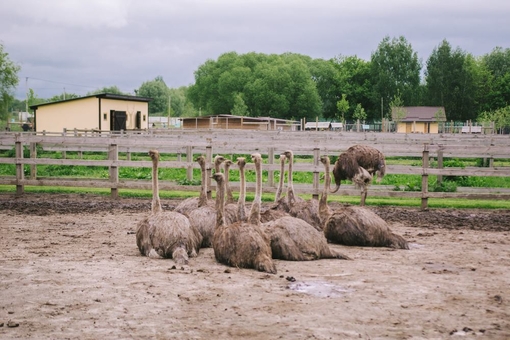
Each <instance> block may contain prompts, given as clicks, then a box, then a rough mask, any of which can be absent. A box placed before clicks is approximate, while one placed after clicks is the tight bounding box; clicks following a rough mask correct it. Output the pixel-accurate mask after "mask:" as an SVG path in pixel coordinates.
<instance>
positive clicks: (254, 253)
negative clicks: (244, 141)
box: [213, 154, 276, 274]
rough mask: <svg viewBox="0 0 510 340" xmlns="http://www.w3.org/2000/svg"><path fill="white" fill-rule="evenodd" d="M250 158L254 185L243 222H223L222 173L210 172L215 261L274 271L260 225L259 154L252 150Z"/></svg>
mask: <svg viewBox="0 0 510 340" xmlns="http://www.w3.org/2000/svg"><path fill="white" fill-rule="evenodd" d="M252 160H253V161H254V162H255V169H256V173H257V175H256V178H257V185H256V191H255V199H254V201H253V204H252V207H251V210H250V216H249V218H248V221H246V222H244V221H238V222H235V223H232V224H227V223H226V222H225V217H224V212H225V176H224V174H222V173H220V172H218V173H215V174H214V175H213V178H214V180H215V181H216V185H217V192H216V208H217V213H216V229H215V231H214V236H213V248H214V256H215V257H216V260H217V261H218V262H220V263H224V264H226V265H229V266H232V267H239V268H254V269H257V270H259V271H263V272H268V273H271V274H276V267H275V265H274V263H273V260H272V259H271V257H272V256H271V255H272V254H271V248H270V246H269V239H268V237H267V235H266V234H265V233H264V232H263V231H262V229H261V227H260V205H261V200H262V197H261V196H262V192H261V188H262V173H261V161H262V158H261V156H260V154H253V155H252Z"/></svg>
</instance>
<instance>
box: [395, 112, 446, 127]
mask: <svg viewBox="0 0 510 340" xmlns="http://www.w3.org/2000/svg"><path fill="white" fill-rule="evenodd" d="M399 112H402V113H401V116H400V117H399V116H398V114H399ZM391 115H392V118H393V121H395V122H397V132H401V133H438V131H439V122H445V121H446V111H445V109H444V107H443V106H404V107H402V108H396V107H392V108H391Z"/></svg>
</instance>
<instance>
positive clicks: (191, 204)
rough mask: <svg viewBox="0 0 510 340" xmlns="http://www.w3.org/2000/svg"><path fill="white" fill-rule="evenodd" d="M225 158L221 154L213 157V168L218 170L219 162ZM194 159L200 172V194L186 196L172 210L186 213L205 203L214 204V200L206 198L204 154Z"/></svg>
mask: <svg viewBox="0 0 510 340" xmlns="http://www.w3.org/2000/svg"><path fill="white" fill-rule="evenodd" d="M224 160H225V158H224V157H223V156H219V155H217V156H216V157H214V168H215V169H217V170H216V171H219V169H220V165H221V163H222V162H223V161H224ZM196 161H197V162H198V164H199V165H200V173H201V182H202V183H201V186H200V196H199V197H190V198H186V199H185V200H184V201H182V202H181V203H179V204H178V205H177V206H176V207H175V209H174V211H175V212H178V213H181V214H184V215H188V214H189V213H190V212H191V211H193V210H195V209H197V208H198V207H201V206H203V205H205V204H210V205H211V206H214V201H212V200H208V199H207V190H208V188H207V182H206V180H207V173H206V161H205V156H203V155H200V156H198V157H197V159H196Z"/></svg>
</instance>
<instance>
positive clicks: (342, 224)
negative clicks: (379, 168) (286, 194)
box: [319, 156, 409, 249]
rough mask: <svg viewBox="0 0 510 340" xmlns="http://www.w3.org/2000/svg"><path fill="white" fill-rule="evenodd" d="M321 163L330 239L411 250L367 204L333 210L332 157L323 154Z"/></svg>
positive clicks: (325, 223) (322, 204)
mask: <svg viewBox="0 0 510 340" xmlns="http://www.w3.org/2000/svg"><path fill="white" fill-rule="evenodd" d="M321 162H322V163H323V164H324V172H325V177H324V190H323V192H322V194H321V198H320V201H319V211H320V215H321V221H322V222H323V228H324V235H325V236H326V238H327V239H328V241H330V242H333V243H338V244H343V245H347V246H361V247H390V248H400V249H409V246H408V244H407V241H406V240H405V239H404V238H403V237H402V236H400V235H397V234H394V233H393V232H392V231H391V229H390V227H389V226H388V224H387V223H386V222H385V221H384V220H383V219H382V218H380V217H379V216H378V215H377V214H375V213H374V212H372V211H371V210H369V209H367V208H365V207H359V206H346V207H342V208H340V209H337V210H334V211H332V210H331V209H330V208H329V206H328V204H327V195H328V192H329V191H330V183H331V178H330V175H329V167H330V160H329V157H327V156H322V157H321Z"/></svg>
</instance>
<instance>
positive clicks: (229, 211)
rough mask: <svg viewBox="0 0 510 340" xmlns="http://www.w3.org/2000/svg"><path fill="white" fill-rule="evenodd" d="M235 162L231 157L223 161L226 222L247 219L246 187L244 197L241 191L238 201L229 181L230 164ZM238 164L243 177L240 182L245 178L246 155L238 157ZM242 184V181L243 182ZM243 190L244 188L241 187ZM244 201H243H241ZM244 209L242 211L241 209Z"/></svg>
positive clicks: (230, 222)
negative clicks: (235, 199) (235, 200)
mask: <svg viewBox="0 0 510 340" xmlns="http://www.w3.org/2000/svg"><path fill="white" fill-rule="evenodd" d="M232 164H233V162H232V161H231V160H230V159H226V160H225V161H224V162H223V165H224V169H225V188H226V195H227V198H226V202H225V214H224V216H225V222H226V223H227V224H232V223H234V222H237V221H244V220H246V214H247V211H246V207H245V205H244V201H245V199H246V187H245V188H244V193H243V197H241V192H240V193H239V195H240V197H239V199H238V202H237V203H235V202H234V195H233V194H232V189H230V182H229V171H230V166H231V165H232ZM236 164H237V166H238V167H239V174H240V177H241V176H242V177H243V178H242V179H241V181H240V182H242V181H243V180H244V167H245V165H246V159H245V158H244V157H238V158H237V162H236ZM241 185H242V183H241ZM241 190H242V189H241ZM241 201H242V202H241ZM241 209H242V211H241Z"/></svg>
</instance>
